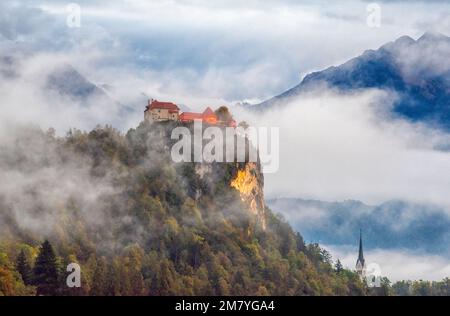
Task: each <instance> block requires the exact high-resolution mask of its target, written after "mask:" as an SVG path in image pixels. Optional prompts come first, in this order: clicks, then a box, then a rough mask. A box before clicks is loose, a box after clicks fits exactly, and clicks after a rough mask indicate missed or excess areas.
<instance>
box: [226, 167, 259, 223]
mask: <svg viewBox="0 0 450 316" xmlns="http://www.w3.org/2000/svg"><path fill="white" fill-rule="evenodd" d="M230 185H231V187H233V188H235V189H236V190H238V191H239V193H240V196H241V200H242V201H243V202H244V203H245V204H246V205H248V209H249V211H250V212H251V213H252V214H253V215H254V216H255V220H256V223H257V225H259V226H260V227H261V228H262V229H263V230H265V229H266V216H265V202H264V177H263V174H262V173H261V167H260V166H259V164H257V163H254V162H248V163H246V164H245V166H244V167H243V168H240V169H238V170H237V174H236V176H235V178H234V179H233V180H232V181H231V183H230Z"/></svg>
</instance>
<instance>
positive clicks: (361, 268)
mask: <svg viewBox="0 0 450 316" xmlns="http://www.w3.org/2000/svg"><path fill="white" fill-rule="evenodd" d="M365 270H366V265H365V260H364V254H363V244H362V230H361V229H359V253H358V260H356V272H357V273H358V274H359V276H360V277H361V278H363V277H364V275H365V272H366V271H365Z"/></svg>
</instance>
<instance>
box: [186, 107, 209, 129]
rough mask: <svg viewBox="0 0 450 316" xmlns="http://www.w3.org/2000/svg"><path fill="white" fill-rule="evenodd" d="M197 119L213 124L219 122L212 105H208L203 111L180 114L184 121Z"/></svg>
mask: <svg viewBox="0 0 450 316" xmlns="http://www.w3.org/2000/svg"><path fill="white" fill-rule="evenodd" d="M195 120H200V121H202V122H206V123H208V124H211V125H216V124H217V116H216V114H215V113H214V111H213V110H211V108H210V107H207V108H206V110H205V111H203V113H193V112H183V113H181V115H180V121H181V122H183V123H189V122H193V121H195Z"/></svg>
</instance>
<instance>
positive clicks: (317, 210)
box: [267, 198, 450, 255]
mask: <svg viewBox="0 0 450 316" xmlns="http://www.w3.org/2000/svg"><path fill="white" fill-rule="evenodd" d="M267 203H268V205H269V206H270V207H271V208H272V209H273V210H274V211H275V212H280V213H281V214H283V215H284V216H285V218H286V219H287V220H288V221H289V223H290V224H291V225H292V226H293V227H294V228H295V229H297V230H299V231H301V232H302V234H303V236H304V237H305V239H306V240H307V241H309V242H319V243H323V244H333V245H352V244H355V245H356V242H357V240H358V239H357V238H358V232H359V229H360V228H362V229H363V230H364V235H365V238H364V239H365V246H366V247H367V248H368V249H371V248H382V249H397V248H405V249H409V250H412V251H419V250H420V251H423V252H426V253H433V254H439V255H441V254H448V253H449V250H450V246H449V242H450V229H449V227H450V217H449V216H448V215H446V212H445V210H442V209H441V208H439V207H436V206H432V205H419V204H413V203H407V202H402V201H390V202H386V203H383V204H381V205H375V206H369V205H366V204H363V203H361V202H358V201H351V200H349V201H343V202H323V201H315V200H302V199H290V198H280V199H269V200H267Z"/></svg>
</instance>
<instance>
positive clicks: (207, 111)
mask: <svg viewBox="0 0 450 316" xmlns="http://www.w3.org/2000/svg"><path fill="white" fill-rule="evenodd" d="M203 115H204V116H210V115H214V116H215V115H216V114H215V113H214V111H213V110H211V108H210V107H209V106H208V107H207V108H206V110H205V111H203Z"/></svg>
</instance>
